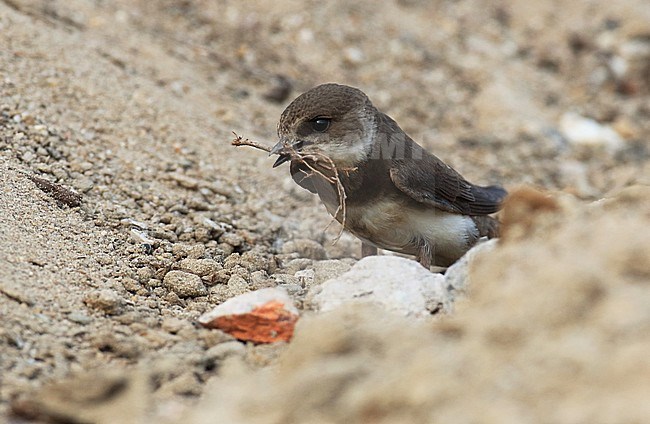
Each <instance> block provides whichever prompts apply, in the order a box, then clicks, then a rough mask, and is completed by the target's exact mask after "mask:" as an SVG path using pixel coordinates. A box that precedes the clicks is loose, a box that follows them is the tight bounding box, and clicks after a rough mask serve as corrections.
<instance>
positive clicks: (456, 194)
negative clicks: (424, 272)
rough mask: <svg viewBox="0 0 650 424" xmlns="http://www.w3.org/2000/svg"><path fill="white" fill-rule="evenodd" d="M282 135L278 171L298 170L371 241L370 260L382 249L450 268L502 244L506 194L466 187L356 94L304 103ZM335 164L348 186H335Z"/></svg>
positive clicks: (341, 92)
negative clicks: (483, 243) (483, 242)
mask: <svg viewBox="0 0 650 424" xmlns="http://www.w3.org/2000/svg"><path fill="white" fill-rule="evenodd" d="M278 136H279V142H278V143H277V144H276V145H275V146H274V147H273V148H272V150H271V154H278V155H279V158H278V159H277V160H276V162H275V164H274V165H273V166H274V167H276V166H278V165H280V164H282V163H284V162H286V161H291V175H292V177H293V179H294V181H296V183H298V184H299V185H300V186H301V187H303V188H305V189H307V190H309V191H311V192H312V193H316V194H318V196H319V197H320V199H321V201H322V202H323V203H324V204H325V207H326V208H327V210H328V212H329V213H330V214H331V215H332V216H334V215H336V216H334V217H335V218H336V220H337V221H339V222H340V223H342V224H344V227H345V229H347V230H348V231H350V232H351V233H352V234H354V235H355V236H356V237H358V238H359V239H361V241H362V255H363V256H367V255H369V254H375V253H376V252H377V248H381V249H387V250H392V251H394V252H400V253H405V254H410V255H415V256H416V257H417V259H418V261H419V262H420V263H421V264H422V265H423V266H425V267H427V268H429V266H430V265H432V264H433V265H437V266H449V265H451V264H452V263H454V262H455V261H456V260H457V259H458V258H460V257H461V256H462V255H463V254H464V253H465V252H466V251H467V250H469V248H471V247H472V246H473V245H474V244H475V243H476V242H477V241H478V240H479V239H480V238H481V237H484V236H487V237H489V238H492V237H495V236H497V235H498V221H497V220H496V219H494V218H492V217H490V216H488V215H490V214H492V213H495V212H497V211H498V210H499V209H500V206H501V203H502V201H503V199H504V198H505V196H506V194H507V193H506V191H505V190H504V189H503V188H501V187H498V186H489V187H481V186H477V185H474V184H472V183H470V182H468V181H467V180H465V179H464V178H463V177H462V176H461V175H460V174H459V173H458V172H456V171H455V170H454V169H453V168H452V167H450V166H449V165H447V164H445V163H444V162H443V161H441V160H440V159H438V158H437V157H436V156H434V155H432V154H431V153H429V152H427V151H426V150H424V148H422V147H421V146H420V145H419V144H417V143H416V142H415V141H413V140H412V139H411V138H410V137H409V136H408V135H407V134H406V133H405V132H404V131H403V130H402V129H401V128H400V127H399V125H397V123H396V122H395V121H393V119H391V118H390V117H389V116H388V115H386V114H384V113H382V112H380V111H379V110H377V108H375V107H374V106H373V104H372V102H371V101H370V99H369V98H368V97H367V96H366V95H365V94H364V93H363V92H362V91H360V90H358V89H356V88H352V87H348V86H345V85H338V84H323V85H319V86H317V87H315V88H312V89H311V90H309V91H307V92H305V93H303V94H301V95H300V96H298V97H297V98H296V99H295V100H294V101H293V102H291V104H290V105H289V106H288V107H287V108H286V109H285V110H284V112H283V113H282V116H281V118H280V122H279V124H278ZM296 153H297V154H299V155H301V156H302V157H303V158H304V159H299V158H297V156H296ZM324 157H327V158H329V160H327V161H323V160H322V158H324ZM332 163H333V164H334V165H335V167H336V169H337V170H338V174H339V180H340V184H335V183H333V182H332V181H331V178H330V177H331V176H332V171H331V169H328V167H330V168H331V164H332ZM328 164H329V165H328ZM315 170H318V171H319V172H314V171H315ZM340 186H342V187H343V188H344V191H345V195H346V198H345V206H346V208H345V216H343V213H342V210H341V208H340V205H341V195H340Z"/></svg>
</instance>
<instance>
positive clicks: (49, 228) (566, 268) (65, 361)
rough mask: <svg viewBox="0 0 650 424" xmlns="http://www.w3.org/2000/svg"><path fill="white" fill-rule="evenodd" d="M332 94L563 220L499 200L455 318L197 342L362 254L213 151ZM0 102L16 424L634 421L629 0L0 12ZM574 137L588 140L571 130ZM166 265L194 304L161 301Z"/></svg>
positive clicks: (361, 318)
mask: <svg viewBox="0 0 650 424" xmlns="http://www.w3.org/2000/svg"><path fill="white" fill-rule="evenodd" d="M328 81H335V82H340V83H345V84H349V85H353V86H357V87H359V88H361V89H363V90H364V91H365V92H366V93H367V94H368V95H369V96H370V97H371V99H373V101H374V103H375V104H376V105H377V106H378V107H379V108H380V109H382V110H383V111H385V112H386V113H388V114H389V115H391V116H392V117H393V118H395V119H396V120H397V121H398V122H399V123H400V124H401V125H402V127H403V128H404V129H405V130H406V131H407V132H408V133H409V134H411V135H412V136H413V137H414V138H415V139H417V140H419V141H421V142H422V144H423V145H425V146H426V147H427V148H428V149H429V150H431V151H432V152H434V153H435V154H436V155H438V156H439V157H441V158H442V159H444V160H446V161H448V162H449V163H450V164H452V165H453V166H454V167H455V168H456V169H458V170H459V171H460V172H461V173H463V174H464V175H465V176H466V177H468V179H470V180H473V181H476V182H481V183H494V182H498V183H501V184H504V185H505V186H506V187H508V188H510V189H513V188H515V187H517V186H520V185H532V186H536V187H539V188H541V189H544V190H546V191H548V192H549V193H550V196H551V197H552V198H553V199H555V200H552V203H553V204H557V205H558V207H557V209H554V210H553V211H550V212H549V213H541V212H539V211H537V210H535V208H534V207H533V211H532V212H531V213H530V214H525V215H524V216H523V217H522V216H519V215H517V213H516V212H517V211H516V210H515V209H516V208H515V207H514V206H513V216H514V217H513V218H512V222H511V226H510V228H511V229H512V231H511V232H510V236H509V237H508V238H507V239H506V240H505V241H504V243H502V244H501V245H500V246H499V247H498V248H497V250H496V251H495V253H494V254H492V255H490V256H488V257H483V258H481V261H480V263H478V264H477V266H476V267H475V268H474V269H473V275H474V277H475V278H474V280H476V281H479V282H480V283H479V284H476V286H475V287H473V289H472V293H471V294H470V296H469V299H468V300H467V301H466V302H464V303H463V304H462V305H459V307H458V308H457V311H456V313H455V314H454V316H453V317H447V318H438V319H436V320H434V321H433V322H429V323H415V322H411V321H405V320H403V319H401V318H396V317H391V316H386V315H384V314H383V313H382V312H381V311H378V310H373V309H361V310H352V311H341V312H340V313H338V314H332V315H328V316H326V317H318V316H316V317H307V318H306V319H304V320H303V321H301V323H300V328H299V330H298V332H297V333H296V338H295V339H294V342H292V343H291V344H290V345H289V346H287V345H276V346H252V345H243V344H240V343H239V342H235V341H233V340H232V339H231V338H230V337H229V336H227V335H225V334H223V333H220V332H218V331H210V330H205V329H201V328H198V327H197V326H196V325H194V320H195V319H196V318H197V317H198V316H199V315H200V314H201V313H202V312H204V311H207V310H209V309H211V308H212V307H213V306H214V305H217V304H219V303H221V302H223V301H224V300H225V299H227V298H230V297H232V296H234V295H236V294H240V293H244V292H247V291H250V290H255V289H258V288H262V287H272V286H276V285H284V286H288V287H289V286H291V287H294V286H295V285H296V282H297V281H296V277H294V275H293V274H294V273H295V272H296V271H297V270H300V269H304V268H309V267H314V266H317V265H318V264H322V261H323V260H324V259H327V258H329V259H340V261H337V262H328V263H329V264H330V265H331V266H342V267H346V266H349V264H350V263H351V262H352V261H351V260H350V259H349V258H354V257H356V255H357V253H358V249H359V243H358V242H357V241H356V240H354V238H352V237H351V236H349V235H344V236H343V237H342V239H341V240H340V241H339V242H338V243H337V244H336V245H332V244H331V241H332V240H333V239H334V237H335V236H336V234H337V232H338V229H337V228H330V229H329V230H327V231H326V232H323V228H324V227H325V226H326V225H327V223H328V222H329V217H328V216H327V214H326V212H325V210H324V208H323V207H322V206H321V205H319V204H318V202H317V200H316V199H315V198H314V197H313V196H311V195H309V193H307V192H304V191H303V190H302V189H300V188H299V187H297V186H295V185H294V184H293V182H292V181H291V180H290V178H289V176H288V171H287V170H286V169H283V168H280V169H271V164H272V160H271V159H269V158H267V157H266V156H265V155H264V154H262V153H260V152H257V151H254V150H251V149H247V148H239V149H235V148H233V147H231V146H230V145H229V143H230V140H231V139H232V138H233V136H232V131H235V132H237V133H238V134H241V135H243V136H245V137H249V138H251V139H255V140H258V141H260V142H263V143H265V144H269V145H270V144H272V143H273V142H274V137H275V134H274V133H275V126H276V123H277V119H278V118H279V115H280V113H281V111H282V110H283V108H284V107H285V106H286V104H288V102H289V101H290V100H291V99H292V98H293V97H295V96H296V95H297V94H299V93H300V92H302V91H304V90H306V89H308V88H309V87H311V86H313V85H316V84H318V83H322V82H328ZM0 93H1V94H0V176H1V178H0V316H1V317H2V322H3V324H2V328H0V379H1V380H0V415H3V416H4V417H5V419H6V420H10V422H22V421H23V420H30V419H31V420H36V421H47V420H57V419H58V420H60V421H64V422H69V421H72V422H152V420H159V421H160V420H167V422H180V421H183V422H188V421H187V420H190V421H191V422H208V421H210V420H214V418H215V417H223V418H224V421H222V422H251V423H254V422H260V423H276V422H277V423H280V422H282V423H294V422H295V423H298V422H312V423H316V422H323V423H325V422H377V423H401V422H404V423H406V422H409V423H412V422H498V423H504V422H513V423H528V422H530V423H534V422H566V423H577V422H585V423H587V422H589V423H594V422H607V423H614V422H620V423H632V422H644V421H645V419H647V417H648V416H650V411H649V410H648V402H647V399H648V398H650V383H649V381H650V379H648V378H647V376H648V375H650V369H649V368H648V361H647V360H646V357H647V352H648V351H649V350H650V313H649V312H648V308H647V305H648V304H650V286H649V285H648V284H649V283H650V268H649V267H650V247H649V242H648V239H649V238H650V225H649V224H650V212H649V211H650V207H649V205H650V194H649V191H650V189H649V188H648V187H649V186H650V165H649V161H648V159H649V156H650V145H649V142H650V5H649V4H648V2H647V1H645V0H626V1H620V2H609V1H604V0H591V1H587V0H585V1H579V2H571V3H568V4H567V3H566V2H558V1H551V0H546V1H543V2H536V3H534V4H533V3H531V2H529V1H522V0H504V1H500V2H496V1H493V2H484V1H478V0H474V1H472V0H462V1H449V2H446V1H435V2H425V1H417V0H403V1H396V2H384V3H381V4H379V3H376V2H370V1H360V2H354V3H348V2H339V1H337V2H297V1H296V2H293V1H280V2H255V1H222V2H214V1H208V0H206V1H182V0H164V1H156V2H148V1H140V0H138V1H119V0H118V1H113V2H100V1H96V2H89V1H81V0H70V1H49V0H3V1H0ZM576 116H580V117H584V118H588V119H591V120H593V121H591V122H592V123H596V122H597V123H598V126H597V132H598V135H597V136H594V137H592V138H595V139H596V140H595V142H593V143H590V142H589V141H593V140H587V142H580V140H576V139H575V137H574V138H572V137H571V136H570V130H571V127H572V125H573V126H575V125H574V124H575V117H576ZM572 119H573V121H572ZM572 122H573V123H574V124H572ZM602 134H607V136H606V137H605V139H604V140H601V139H602V138H603V137H604V136H602ZM612 134H613V135H612ZM608 137H609V138H608ZM612 137H613V138H614V139H615V140H614V141H612ZM32 176H37V177H39V178H43V179H45V180H47V181H49V182H52V183H55V184H57V186H55V187H58V195H57V193H54V195H53V194H52V193H47V190H43V189H42V187H43V183H42V182H41V184H40V187H41V188H39V184H37V183H35V182H34V181H33V179H30V177H32ZM37 181H40V180H37ZM68 188H69V189H73V190H75V192H77V193H79V194H81V203H80V205H76V204H75V202H74V195H73V196H72V197H71V196H67V197H66V196H65V190H66V189H68ZM61 193H63V196H61ZM71 199H72V200H71ZM534 203H535V202H534V201H531V200H530V199H528V200H526V199H525V198H524V199H523V200H520V202H519V203H518V205H519V206H521V207H523V208H526V207H529V206H530V207H532V206H531V205H533V206H534ZM522 205H523V206H522ZM515 206H517V205H515ZM332 264H334V265H332ZM175 269H183V270H187V271H189V272H193V273H197V274H200V275H202V278H203V283H204V286H205V291H203V292H201V293H195V294H194V295H190V296H188V297H179V295H178V294H177V293H176V292H174V291H171V290H169V288H168V287H166V286H165V285H164V284H163V277H164V275H165V274H166V273H167V272H168V271H169V270H175ZM644 418H645V419H644Z"/></svg>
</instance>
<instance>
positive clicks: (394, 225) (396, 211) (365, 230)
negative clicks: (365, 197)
mask: <svg viewBox="0 0 650 424" xmlns="http://www.w3.org/2000/svg"><path fill="white" fill-rule="evenodd" d="M347 213H348V216H347V218H348V222H347V224H348V225H346V227H348V229H349V230H350V231H351V232H353V233H354V234H355V235H357V236H358V237H359V238H361V239H363V240H364V241H366V242H369V243H370V244H374V245H375V246H377V247H379V248H383V249H389V250H394V251H398V252H399V251H402V252H405V253H409V252H412V250H413V248H414V247H415V245H416V244H417V242H418V240H421V239H425V240H426V241H427V242H429V244H430V245H431V246H432V248H433V249H435V250H436V251H441V252H446V253H447V254H449V256H460V255H462V254H463V253H464V252H465V251H466V250H467V248H468V246H469V245H470V244H471V243H473V241H474V240H476V239H477V238H478V230H477V228H476V225H475V224H474V221H473V220H472V219H471V218H470V217H468V216H465V215H458V214H452V213H448V212H444V211H441V210H438V209H434V208H427V207H421V206H420V205H417V206H414V205H413V204H412V203H406V204H405V203H404V202H400V201H396V200H394V199H390V198H388V199H380V200H378V201H375V202H373V203H371V204H367V205H364V206H363V207H354V208H349V209H348V211H347Z"/></svg>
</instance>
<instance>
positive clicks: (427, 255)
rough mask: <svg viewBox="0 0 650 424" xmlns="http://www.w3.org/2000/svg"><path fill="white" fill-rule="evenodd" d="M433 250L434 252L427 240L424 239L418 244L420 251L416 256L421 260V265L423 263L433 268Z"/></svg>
mask: <svg viewBox="0 0 650 424" xmlns="http://www.w3.org/2000/svg"><path fill="white" fill-rule="evenodd" d="M431 252H432V249H431V245H430V244H429V243H427V242H426V241H422V242H421V243H420V245H419V246H418V251H417V254H416V255H415V258H416V259H417V261H418V262H420V265H422V266H423V267H425V268H426V269H430V268H431V256H432V255H431Z"/></svg>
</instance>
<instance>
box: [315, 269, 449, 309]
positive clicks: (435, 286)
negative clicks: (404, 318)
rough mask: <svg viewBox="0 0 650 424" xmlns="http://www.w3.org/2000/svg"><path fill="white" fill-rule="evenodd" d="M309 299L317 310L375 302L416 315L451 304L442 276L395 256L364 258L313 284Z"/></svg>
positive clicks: (447, 307)
mask: <svg viewBox="0 0 650 424" xmlns="http://www.w3.org/2000/svg"><path fill="white" fill-rule="evenodd" d="M308 299H309V303H310V304H311V306H312V307H313V308H314V309H316V310H319V311H330V310H333V309H336V308H338V307H339V306H341V305H344V304H350V303H374V304H379V305H381V306H382V307H384V308H385V309H388V310H391V311H394V312H396V313H399V314H402V315H408V316H416V317H423V316H427V315H430V314H432V313H435V312H438V311H440V310H448V309H450V307H451V299H450V296H449V295H448V293H447V291H446V290H445V278H444V276H443V275H441V274H432V273H431V272H429V271H428V270H427V269H425V268H423V267H422V266H421V265H420V264H419V263H417V262H415V261H413V260H411V259H405V258H401V257H397V256H369V257H367V258H363V259H361V260H360V261H359V262H357V263H356V264H355V265H354V266H353V267H352V269H350V271H348V272H346V273H345V274H343V275H341V276H339V277H336V278H333V279H330V280H328V281H326V282H324V283H323V284H322V285H320V286H316V287H314V289H313V290H312V292H311V293H310V294H309V295H308Z"/></svg>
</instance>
